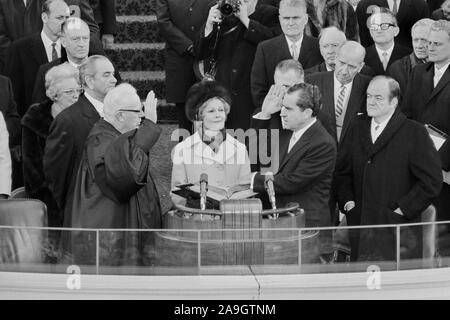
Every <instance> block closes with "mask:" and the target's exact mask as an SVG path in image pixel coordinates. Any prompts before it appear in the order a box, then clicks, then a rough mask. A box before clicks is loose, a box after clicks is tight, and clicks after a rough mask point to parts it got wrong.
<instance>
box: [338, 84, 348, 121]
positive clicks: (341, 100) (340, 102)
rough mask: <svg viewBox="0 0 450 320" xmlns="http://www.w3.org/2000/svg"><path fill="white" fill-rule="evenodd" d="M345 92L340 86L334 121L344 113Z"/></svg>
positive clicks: (343, 87) (342, 86)
mask: <svg viewBox="0 0 450 320" xmlns="http://www.w3.org/2000/svg"><path fill="white" fill-rule="evenodd" d="M345 90H346V88H345V86H344V85H341V89H340V92H339V96H338V98H337V102H336V119H338V118H339V117H340V116H341V115H342V112H344V100H345Z"/></svg>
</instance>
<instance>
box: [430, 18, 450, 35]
mask: <svg viewBox="0 0 450 320" xmlns="http://www.w3.org/2000/svg"><path fill="white" fill-rule="evenodd" d="M430 31H445V32H447V35H448V36H449V37H450V21H447V20H442V19H441V20H438V21H434V22H433V24H432V25H431V29H430Z"/></svg>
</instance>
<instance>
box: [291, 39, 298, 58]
mask: <svg viewBox="0 0 450 320" xmlns="http://www.w3.org/2000/svg"><path fill="white" fill-rule="evenodd" d="M291 50H292V58H293V59H294V60H298V50H297V46H296V44H295V43H293V44H292V45H291Z"/></svg>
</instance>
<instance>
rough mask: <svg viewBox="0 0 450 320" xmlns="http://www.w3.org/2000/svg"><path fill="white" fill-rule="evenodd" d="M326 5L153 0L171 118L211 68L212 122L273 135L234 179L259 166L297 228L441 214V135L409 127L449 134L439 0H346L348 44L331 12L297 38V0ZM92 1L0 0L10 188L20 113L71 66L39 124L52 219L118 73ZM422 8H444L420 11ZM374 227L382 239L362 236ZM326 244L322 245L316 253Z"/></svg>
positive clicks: (374, 253)
mask: <svg viewBox="0 0 450 320" xmlns="http://www.w3.org/2000/svg"><path fill="white" fill-rule="evenodd" d="M345 1H346V0H339V1H338V2H345ZM91 2H94V1H91ZM331 2H332V1H327V0H324V1H310V0H281V1H277V0H243V1H241V6H240V10H238V11H237V12H236V13H234V14H232V15H230V16H225V15H224V14H223V13H222V12H221V11H220V8H219V7H218V3H217V1H211V0H197V1H194V2H183V1H179V0H157V1H156V4H157V19H158V26H159V29H160V32H161V34H162V35H163V37H164V38H165V40H166V49H165V58H166V59H165V61H166V68H165V70H166V87H167V96H166V99H167V101H168V102H170V103H175V104H176V106H177V109H178V116H179V127H180V128H185V129H187V130H191V125H190V122H189V121H187V119H186V115H185V110H184V103H185V101H186V93H187V91H188V89H189V88H190V87H191V86H192V85H193V84H194V83H195V82H197V81H199V80H201V79H202V78H214V79H215V80H216V81H217V82H218V83H219V84H221V85H223V86H224V87H225V88H226V89H227V90H228V91H229V92H230V95H231V97H232V105H231V111H230V114H229V116H228V118H227V124H226V127H227V128H228V129H243V130H247V129H249V128H253V129H257V130H260V129H269V130H278V131H279V132H280V134H279V140H278V141H270V144H271V145H272V146H274V148H275V149H274V148H272V150H276V152H275V153H272V154H271V162H270V163H269V164H268V165H262V164H261V163H259V162H258V161H256V162H255V163H253V166H252V168H253V169H254V171H255V172H254V174H253V175H252V177H251V178H249V183H250V184H251V187H252V188H254V189H255V190H261V189H263V185H264V177H263V176H264V171H267V170H270V171H271V172H273V173H274V186H275V192H276V194H277V200H279V201H280V203H283V204H287V203H289V202H292V201H294V202H299V203H300V204H301V205H302V206H304V207H305V210H306V215H307V219H306V221H307V227H314V226H332V225H336V224H339V223H340V218H339V217H340V215H339V214H338V213H339V210H338V209H340V212H342V213H343V214H345V217H346V222H347V223H348V224H349V225H361V224H384V223H404V222H414V221H417V219H419V218H420V213H421V212H422V211H423V210H425V209H426V208H427V207H428V206H429V205H431V204H434V205H435V206H436V208H437V212H438V218H439V219H440V220H450V203H449V201H450V200H449V199H450V185H449V184H448V183H449V181H447V180H446V178H445V177H446V175H445V174H446V172H448V171H449V170H450V150H449V148H450V147H449V145H450V142H448V141H447V142H445V143H444V144H443V145H442V146H439V147H435V146H434V145H433V144H432V140H431V139H430V137H429V135H428V133H427V131H426V129H425V127H424V126H423V125H424V124H426V125H431V126H433V127H435V128H437V130H438V131H442V133H443V134H444V135H445V134H449V133H450V112H449V108H448V107H449V105H450V69H449V64H450V22H449V21H448V20H446V19H448V1H446V2H443V1H441V3H439V4H437V5H436V3H435V2H431V1H430V2H429V3H427V2H425V1H424V0H388V1H386V0H361V1H360V2H359V3H358V4H357V6H356V10H354V9H353V7H354V3H352V5H351V6H349V5H348V4H347V3H346V4H345V6H344V7H345V8H346V12H350V13H352V14H354V15H356V17H357V21H358V25H357V28H356V30H358V37H357V40H358V41H354V40H349V39H347V36H346V33H345V32H344V30H341V29H340V25H341V24H339V23H337V24H336V25H331V26H326V27H323V28H321V30H319V35H318V38H315V37H313V36H311V35H308V34H307V32H306V29H307V28H308V25H309V24H310V20H311V16H310V15H309V14H308V11H309V10H311V8H315V7H317V8H322V9H323V8H325V10H322V11H318V12H317V14H316V18H317V17H318V21H319V22H320V21H322V20H323V21H334V18H335V17H334V16H333V17H332V18H333V19H331V20H330V19H329V18H330V17H327V16H326V15H327V14H328V13H330V12H333V15H334V14H335V12H340V11H339V10H338V11H333V10H331V9H330V8H331V6H332V5H334V3H335V2H333V4H331ZM442 2H443V3H442ZM96 3H97V5H96V8H97V9H102V10H100V12H103V13H105V15H104V16H103V19H102V20H96V18H95V17H98V14H94V13H93V11H92V7H91V6H90V5H89V3H88V1H87V0H78V1H71V0H24V1H22V0H20V1H19V0H12V1H8V0H0V48H1V50H0V64H1V66H2V69H1V70H2V72H3V73H4V74H5V75H6V77H5V76H0V86H1V88H0V92H1V93H0V107H1V111H2V114H3V117H4V119H5V120H4V122H5V123H6V125H5V126H2V123H1V122H2V121H3V120H2V119H0V129H2V130H4V128H7V129H8V131H9V146H10V151H11V152H10V154H11V156H12V161H11V160H10V162H12V167H13V170H12V171H13V175H12V177H13V178H12V180H13V187H18V186H20V185H22V181H21V176H22V175H21V172H22V167H21V163H20V155H21V153H22V152H21V147H20V145H21V141H20V140H21V138H20V136H21V135H20V120H21V118H22V117H24V116H25V115H26V114H27V111H28V110H29V109H30V106H32V105H34V104H39V103H41V102H42V101H43V100H45V99H46V96H48V94H47V92H46V80H47V79H46V74H47V72H48V71H49V70H51V69H52V67H54V66H57V65H61V64H68V65H71V66H73V67H74V68H76V69H79V73H80V80H81V86H82V88H83V90H84V93H82V94H81V95H80V96H79V98H78V101H77V102H76V103H75V104H73V105H72V106H71V107H69V108H67V109H66V110H64V111H62V112H61V113H59V114H58V115H57V116H56V117H55V118H54V119H53V120H52V122H51V124H50V125H49V127H48V128H47V129H46V130H45V134H44V138H45V141H46V143H45V148H44V149H43V151H42V152H43V155H42V168H39V170H40V171H43V172H45V178H46V185H45V187H46V188H48V189H49V190H50V191H51V193H52V194H53V198H54V200H55V202H56V208H57V209H56V211H57V213H55V214H57V215H61V216H59V217H57V218H56V219H55V220H54V221H59V222H55V224H56V225H54V226H58V224H61V223H62V221H64V218H65V217H64V208H68V207H71V206H72V201H73V196H74V194H75V193H76V192H75V191H74V188H75V178H76V175H77V172H78V168H79V165H80V162H81V158H82V150H83V148H84V145H85V142H86V139H87V137H88V135H89V132H90V131H91V129H92V128H93V126H94V124H95V123H96V122H98V121H99V119H100V118H102V117H104V114H103V101H104V99H105V97H106V96H107V94H108V92H109V91H111V90H112V89H113V88H114V87H115V85H116V82H120V75H119V74H118V73H117V71H116V70H115V68H114V65H113V64H112V63H111V61H109V60H108V59H107V58H106V57H104V52H103V49H102V47H103V46H104V45H108V44H110V43H111V42H112V41H113V37H112V34H113V33H114V28H111V27H110V22H111V21H113V20H114V19H111V18H110V17H111V14H108V13H107V12H109V13H111V12H114V10H112V9H111V8H109V7H107V6H106V3H109V4H111V3H114V1H108V0H106V1H96ZM317 3H319V4H320V5H318V6H314V4H317ZM432 5H434V6H435V7H433V6H432ZM438 7H439V8H438ZM328 9H329V10H328ZM432 9H435V10H434V11H433V16H434V17H435V16H436V14H440V13H442V15H443V17H444V18H445V19H440V20H437V21H432V20H430V19H428V17H429V16H430V15H431V11H432ZM111 10H112V11H111ZM317 10H319V9H317ZM73 15H75V16H78V17H73ZM345 16H346V17H347V13H346V15H345ZM440 17H441V16H440V15H438V18H440ZM337 18H340V17H339V16H338V17H337ZM96 21H102V22H103V24H102V25H101V27H100V28H99V27H98V24H97V22H96ZM336 21H339V19H337V20H336ZM316 27H317V25H316ZM99 32H102V33H103V35H100V34H99ZM197 67H198V68H197ZM305 83H307V84H308V85H305ZM127 90H128V89H127ZM69 91H70V90H69ZM70 92H71V93H74V94H75V93H77V90H75V89H72V90H71V91H70ZM127 92H131V91H130V90H128V91H127ZM33 109H35V108H33ZM125 111H130V110H125ZM132 111H133V110H132ZM134 111H136V112H138V110H134ZM134 111H133V112H134ZM421 124H422V125H421ZM258 138H261V137H258ZM0 157H1V156H0ZM10 166H11V165H9V167H10ZM14 166H16V168H15V169H14ZM6 167H8V165H6ZM268 167H269V168H270V169H268ZM26 179H27V178H26V177H25V180H26ZM25 186H27V181H25ZM2 190H3V189H2ZM2 190H0V192H3V193H4V194H5V196H8V194H9V192H10V190H9V191H8V190H7V191H2ZM378 237H382V238H383V239H386V241H387V242H386V243H383V242H382V241H380V242H378V243H377V244H378V246H377V247H376V248H374V247H373V246H371V244H373V242H374V239H377V238H378ZM325 238H326V237H325ZM392 239H393V238H392V234H383V233H377V232H367V233H363V232H358V233H356V232H353V233H351V235H350V242H351V243H350V245H351V247H352V257H353V259H358V258H361V257H365V258H364V259H377V258H382V259H390V258H392V255H393V251H392V250H391V249H392V248H391V246H390V243H391V240H392ZM325 242H326V240H324V243H325ZM367 247H370V249H371V250H368V249H366V248H367ZM327 250H328V251H327ZM329 250H330V248H329V246H326V245H324V248H323V251H322V253H323V256H324V258H323V260H324V261H328V260H329V259H330V258H329V257H327V255H329V254H330V251H329Z"/></svg>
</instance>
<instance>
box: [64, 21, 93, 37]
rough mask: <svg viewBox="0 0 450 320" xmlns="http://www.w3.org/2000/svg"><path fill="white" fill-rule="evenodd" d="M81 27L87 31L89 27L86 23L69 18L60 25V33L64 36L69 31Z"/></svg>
mask: <svg viewBox="0 0 450 320" xmlns="http://www.w3.org/2000/svg"><path fill="white" fill-rule="evenodd" d="M81 26H85V27H86V28H87V29H88V30H89V26H88V24H87V23H86V22H84V21H83V20H82V19H80V18H78V17H70V18H69V19H67V20H66V21H65V22H64V23H63V25H62V27H61V28H62V33H63V34H65V33H66V32H67V30H69V29H81Z"/></svg>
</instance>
